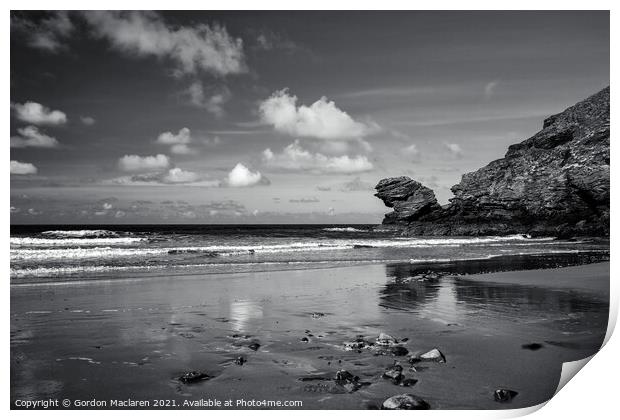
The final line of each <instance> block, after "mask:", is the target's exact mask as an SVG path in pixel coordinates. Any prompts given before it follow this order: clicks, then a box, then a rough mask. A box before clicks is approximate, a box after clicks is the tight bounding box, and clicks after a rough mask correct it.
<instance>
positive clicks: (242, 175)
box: [228, 163, 263, 187]
mask: <svg viewBox="0 0 620 420" xmlns="http://www.w3.org/2000/svg"><path fill="white" fill-rule="evenodd" d="M261 181H263V176H262V175H261V173H260V172H258V171H257V172H252V171H250V170H249V169H248V168H247V167H246V166H245V165H244V164H242V163H237V165H236V166H235V167H234V168H233V169H232V171H230V173H229V174H228V185H229V186H231V187H251V186H253V185H257V184H260V183H263V182H261Z"/></svg>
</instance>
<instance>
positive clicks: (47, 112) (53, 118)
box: [11, 101, 67, 125]
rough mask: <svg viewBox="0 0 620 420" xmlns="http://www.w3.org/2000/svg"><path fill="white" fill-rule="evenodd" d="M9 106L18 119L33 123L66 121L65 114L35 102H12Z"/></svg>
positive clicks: (59, 122)
mask: <svg viewBox="0 0 620 420" xmlns="http://www.w3.org/2000/svg"><path fill="white" fill-rule="evenodd" d="M11 107H12V108H13V110H14V111H15V116H16V117H17V119H18V120H20V121H24V122H27V123H29V124H35V125H61V124H65V123H66V122H67V115H66V114H65V113H64V112H62V111H58V110H54V111H52V110H51V109H49V108H47V107H45V106H43V105H41V104H39V103H37V102H30V101H28V102H26V103H25V104H18V103H14V104H11Z"/></svg>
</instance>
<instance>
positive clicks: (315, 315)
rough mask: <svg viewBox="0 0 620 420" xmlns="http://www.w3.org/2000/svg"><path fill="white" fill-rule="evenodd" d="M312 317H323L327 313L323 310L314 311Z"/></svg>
mask: <svg viewBox="0 0 620 420" xmlns="http://www.w3.org/2000/svg"><path fill="white" fill-rule="evenodd" d="M311 316H312V318H315V319H316V318H323V317H324V316H325V314H324V313H323V312H313V313H312V315H311Z"/></svg>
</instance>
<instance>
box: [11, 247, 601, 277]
mask: <svg viewBox="0 0 620 420" xmlns="http://www.w3.org/2000/svg"><path fill="white" fill-rule="evenodd" d="M605 251H608V250H575V249H572V250H545V251H533V252H517V253H507V254H485V255H479V256H462V257H446V258H434V257H427V258H411V259H406V258H396V259H394V258H392V259H383V258H368V259H350V258H349V259H347V258H340V259H328V260H290V261H246V262H205V263H191V264H187V263H186V264H180V265H174V264H162V263H155V264H136V265H105V264H104V265H81V266H60V267H33V268H11V278H12V279H22V278H57V277H61V276H71V275H78V274H79V275H82V276H84V275H97V274H105V273H113V272H125V273H128V272H133V273H136V274H139V275H140V276H142V275H145V276H146V277H149V276H152V275H154V274H160V273H161V274H171V275H172V274H174V273H175V272H176V273H189V274H194V273H192V272H191V270H196V269H209V268H210V269H218V270H219V271H212V272H213V273H215V272H218V273H222V272H224V273H228V272H230V273H232V272H244V271H254V270H255V269H257V268H258V267H264V268H265V269H267V267H280V268H282V267H284V268H286V267H300V266H306V267H309V268H311V267H323V266H329V265H332V266H342V265H343V264H354V265H360V264H387V263H409V264H414V265H418V264H429V263H452V262H459V261H478V260H490V259H493V258H497V257H510V256H515V257H516V256H527V255H529V256H545V255H557V254H579V253H583V254H588V253H599V252H605ZM222 269H224V271H222ZM196 274H197V273H196ZM76 281H77V280H69V281H67V282H63V284H74V283H75V282H76ZM27 285H29V284H28V283H26V284H23V283H16V284H12V286H27ZM31 285H32V284H31Z"/></svg>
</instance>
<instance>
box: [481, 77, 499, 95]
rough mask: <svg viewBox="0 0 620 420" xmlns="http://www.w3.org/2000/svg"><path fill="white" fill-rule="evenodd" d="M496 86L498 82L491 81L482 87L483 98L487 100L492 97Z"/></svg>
mask: <svg viewBox="0 0 620 420" xmlns="http://www.w3.org/2000/svg"><path fill="white" fill-rule="evenodd" d="M498 84H499V81H498V80H493V81H492V82H489V83H487V84H486V85H485V86H484V97H485V98H486V99H489V98H490V97H491V96H493V92H494V91H495V88H496V87H497V85H498Z"/></svg>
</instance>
